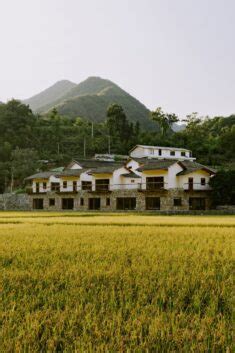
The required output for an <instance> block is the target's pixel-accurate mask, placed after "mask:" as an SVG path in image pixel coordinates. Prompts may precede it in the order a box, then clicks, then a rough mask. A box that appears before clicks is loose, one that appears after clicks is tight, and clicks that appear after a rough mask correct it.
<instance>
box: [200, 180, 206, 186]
mask: <svg viewBox="0 0 235 353" xmlns="http://www.w3.org/2000/svg"><path fill="white" fill-rule="evenodd" d="M201 185H203V186H205V185H206V178H201Z"/></svg>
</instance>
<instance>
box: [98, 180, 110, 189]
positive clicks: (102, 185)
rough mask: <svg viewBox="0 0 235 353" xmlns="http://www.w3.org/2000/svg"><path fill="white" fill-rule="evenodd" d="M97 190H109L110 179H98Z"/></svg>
mask: <svg viewBox="0 0 235 353" xmlns="http://www.w3.org/2000/svg"><path fill="white" fill-rule="evenodd" d="M95 189H96V191H107V190H109V179H98V180H96V181H95Z"/></svg>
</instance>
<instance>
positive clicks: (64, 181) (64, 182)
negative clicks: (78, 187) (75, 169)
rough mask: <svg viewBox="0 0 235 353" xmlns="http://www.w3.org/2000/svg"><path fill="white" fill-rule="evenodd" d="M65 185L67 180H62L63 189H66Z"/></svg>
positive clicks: (66, 185)
mask: <svg viewBox="0 0 235 353" xmlns="http://www.w3.org/2000/svg"><path fill="white" fill-rule="evenodd" d="M67 187H68V182H67V180H63V189H67Z"/></svg>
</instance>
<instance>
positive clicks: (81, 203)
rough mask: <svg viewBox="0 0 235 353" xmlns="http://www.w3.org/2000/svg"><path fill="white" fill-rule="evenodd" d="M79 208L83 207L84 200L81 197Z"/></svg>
mask: <svg viewBox="0 0 235 353" xmlns="http://www.w3.org/2000/svg"><path fill="white" fill-rule="evenodd" d="M80 206H84V198H83V197H81V198H80Z"/></svg>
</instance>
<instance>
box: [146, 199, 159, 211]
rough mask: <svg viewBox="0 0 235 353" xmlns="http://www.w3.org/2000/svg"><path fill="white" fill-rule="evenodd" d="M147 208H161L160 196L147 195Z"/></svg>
mask: <svg viewBox="0 0 235 353" xmlns="http://www.w3.org/2000/svg"><path fill="white" fill-rule="evenodd" d="M145 206H146V210H160V197H146V198H145Z"/></svg>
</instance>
